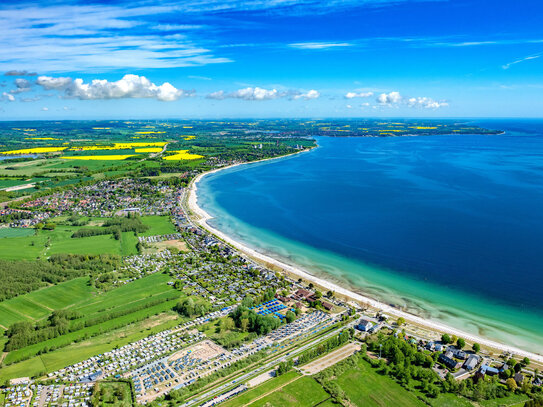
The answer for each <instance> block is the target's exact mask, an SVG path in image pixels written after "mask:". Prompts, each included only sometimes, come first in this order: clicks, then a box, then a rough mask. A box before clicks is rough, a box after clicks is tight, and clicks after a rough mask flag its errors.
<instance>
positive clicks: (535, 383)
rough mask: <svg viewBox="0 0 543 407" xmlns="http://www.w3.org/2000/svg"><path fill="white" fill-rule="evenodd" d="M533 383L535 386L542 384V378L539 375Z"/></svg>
mask: <svg viewBox="0 0 543 407" xmlns="http://www.w3.org/2000/svg"><path fill="white" fill-rule="evenodd" d="M532 384H533V385H534V386H541V384H543V382H542V381H541V379H540V378H539V377H536V378H535V379H534V381H533V382H532Z"/></svg>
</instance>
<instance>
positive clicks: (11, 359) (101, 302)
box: [0, 274, 182, 377]
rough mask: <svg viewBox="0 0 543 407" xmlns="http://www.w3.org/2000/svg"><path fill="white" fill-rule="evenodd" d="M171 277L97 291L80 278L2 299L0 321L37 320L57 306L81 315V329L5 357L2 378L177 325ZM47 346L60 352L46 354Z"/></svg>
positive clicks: (155, 277)
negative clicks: (149, 329)
mask: <svg viewBox="0 0 543 407" xmlns="http://www.w3.org/2000/svg"><path fill="white" fill-rule="evenodd" d="M168 281H169V277H168V276H166V275H164V274H153V275H150V276H148V277H144V278H142V279H139V280H135V281H133V282H131V283H129V284H126V285H122V286H120V287H118V288H115V289H112V290H110V291H107V292H98V291H97V290H96V289H93V288H92V287H91V286H90V284H89V278H88V277H81V278H77V279H74V280H70V281H68V282H65V283H60V284H58V285H55V286H51V287H47V288H44V289H41V290H38V291H34V292H32V293H29V294H26V295H22V296H19V297H16V298H13V299H10V300H7V301H4V302H2V303H1V304H0V320H1V321H5V322H6V324H7V325H11V324H13V323H16V322H21V321H29V322H32V323H37V322H39V321H43V320H44V319H46V318H48V317H49V315H50V314H51V312H52V311H53V310H59V309H68V310H70V311H73V312H76V313H77V314H78V315H80V317H79V318H77V319H75V320H74V321H72V322H70V324H71V325H74V326H75V324H78V325H77V326H81V327H82V328H81V329H76V330H74V331H73V332H69V333H66V334H63V335H61V336H58V337H56V338H53V339H49V340H46V341H42V342H39V343H37V344H35V345H29V346H26V347H23V348H21V349H17V350H13V351H11V352H9V353H8V354H7V356H6V357H5V359H4V362H5V364H6V365H9V366H7V367H5V368H3V369H2V372H1V373H0V376H2V375H4V374H6V375H8V374H9V375H10V376H11V374H12V373H9V372H17V371H18V369H19V368H20V366H21V365H22V366H24V368H25V369H28V368H30V367H33V368H35V367H36V366H38V367H40V369H39V370H38V371H37V372H41V371H44V368H45V370H47V371H49V370H52V369H53V367H56V366H59V364H62V363H66V361H71V360H80V359H78V358H79V357H83V356H85V355H87V354H88V352H94V351H96V350H97V349H98V350H100V351H105V350H109V349H111V347H112V345H111V344H112V342H115V343H117V344H118V343H121V342H123V340H124V339H126V338H127V336H131V337H132V338H133V337H134V335H135V336H138V334H142V333H143V331H145V330H147V328H153V327H154V326H158V325H164V324H167V325H168V324H171V323H173V322H175V323H179V317H178V316H177V313H174V312H173V311H171V310H172V308H173V307H174V305H175V304H176V303H177V302H178V300H179V298H181V296H182V294H181V293H179V292H178V291H176V290H173V289H172V287H171V286H169V285H167V284H166V283H167V282H168ZM152 321H154V322H152ZM130 327H132V328H130ZM142 330H143V331H142ZM113 332H116V334H112V333H113ZM147 334H148V333H147ZM46 348H48V349H54V348H59V350H58V351H53V352H46V353H43V352H42V351H43V349H46ZM39 353H42V354H41V355H39V356H38V354H39ZM98 353H99V352H98ZM38 359H39V360H38ZM18 361H20V362H18ZM17 362H18V363H17ZM66 364H69V363H66ZM4 371H5V372H6V373H5V372H4ZM12 377H13V376H12Z"/></svg>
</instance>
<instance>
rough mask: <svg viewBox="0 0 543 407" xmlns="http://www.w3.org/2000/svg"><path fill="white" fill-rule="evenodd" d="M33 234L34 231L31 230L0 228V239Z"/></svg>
mask: <svg viewBox="0 0 543 407" xmlns="http://www.w3.org/2000/svg"><path fill="white" fill-rule="evenodd" d="M34 233H36V231H35V230H34V229H32V228H0V238H3V237H9V238H12V237H25V236H33V235H34ZM2 242H4V241H2Z"/></svg>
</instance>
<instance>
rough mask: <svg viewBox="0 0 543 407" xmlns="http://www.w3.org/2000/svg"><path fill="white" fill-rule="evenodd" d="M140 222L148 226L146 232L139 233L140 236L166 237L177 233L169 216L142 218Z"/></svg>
mask: <svg viewBox="0 0 543 407" xmlns="http://www.w3.org/2000/svg"><path fill="white" fill-rule="evenodd" d="M141 221H142V222H143V223H144V224H146V225H147V226H149V229H148V230H146V231H145V232H144V233H140V235H141V236H154V235H167V234H169V233H176V232H177V230H176V229H175V227H174V226H173V223H172V222H171V221H170V217H169V216H142V217H141Z"/></svg>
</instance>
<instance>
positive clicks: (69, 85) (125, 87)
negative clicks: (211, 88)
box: [36, 74, 193, 102]
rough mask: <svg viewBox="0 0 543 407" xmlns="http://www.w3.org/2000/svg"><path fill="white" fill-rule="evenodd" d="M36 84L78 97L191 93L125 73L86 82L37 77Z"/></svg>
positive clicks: (171, 98) (158, 96) (168, 99)
mask: <svg viewBox="0 0 543 407" xmlns="http://www.w3.org/2000/svg"><path fill="white" fill-rule="evenodd" d="M36 83H37V84H38V85H40V86H43V88H44V89H46V90H50V89H57V90H64V91H65V95H66V97H69V98H77V99H81V100H97V99H124V98H150V99H157V100H160V101H163V102H172V101H174V100H178V99H179V98H181V97H184V96H191V95H192V94H193V92H191V91H185V90H183V89H177V88H176V87H174V86H173V85H172V84H170V83H169V82H164V83H163V84H162V85H160V86H158V85H155V84H154V83H152V82H151V81H150V80H149V79H147V78H146V77H145V76H139V75H130V74H129V75H125V76H123V78H122V79H120V80H118V81H114V82H110V81H108V80H106V79H93V80H92V81H91V82H90V83H85V82H83V79H75V80H72V79H71V78H52V77H49V76H40V77H39V78H38V80H37V81H36Z"/></svg>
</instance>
